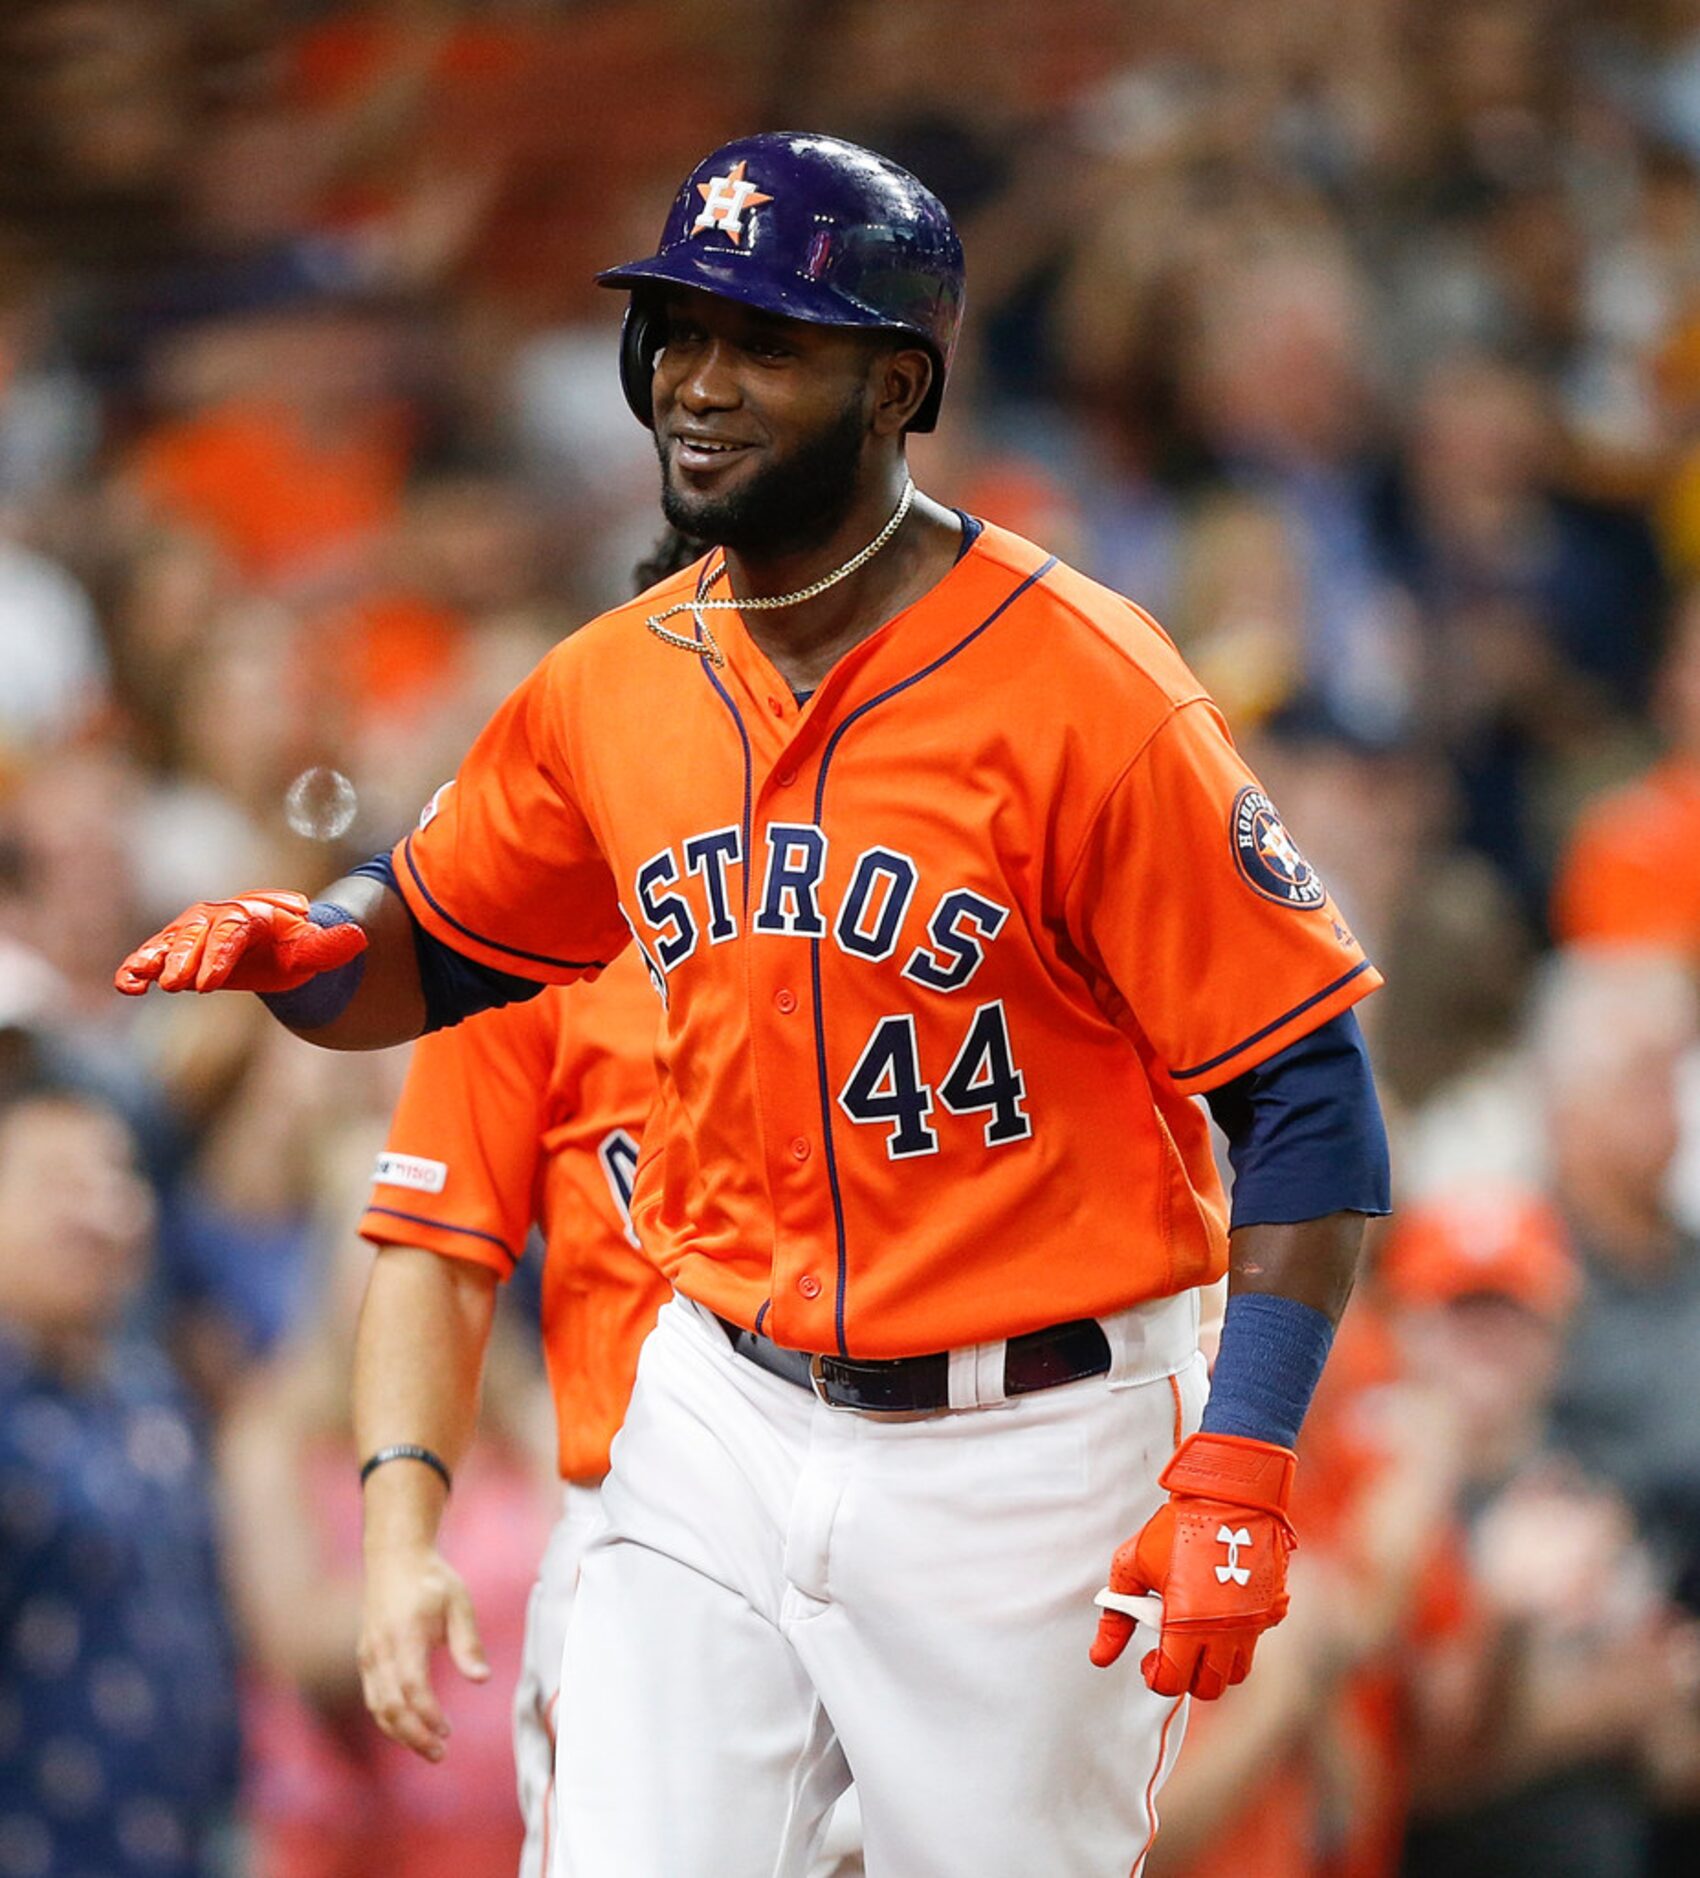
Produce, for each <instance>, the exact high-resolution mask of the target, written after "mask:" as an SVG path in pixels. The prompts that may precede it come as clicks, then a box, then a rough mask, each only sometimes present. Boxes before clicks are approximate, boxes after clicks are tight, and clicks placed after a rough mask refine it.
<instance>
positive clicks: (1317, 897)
mask: <svg viewBox="0 0 1700 1878" xmlns="http://www.w3.org/2000/svg"><path fill="white" fill-rule="evenodd" d="M1233 826H1234V856H1235V858H1236V859H1237V860H1238V862H1239V864H1240V872H1241V873H1242V874H1243V875H1244V876H1245V879H1246V883H1247V885H1248V886H1250V887H1251V888H1252V889H1253V890H1254V891H1255V892H1257V893H1260V894H1262V895H1263V897H1264V898H1265V899H1266V900H1275V901H1278V902H1279V903H1280V904H1281V905H1282V906H1296V907H1311V906H1321V904H1322V902H1323V901H1324V900H1325V899H1326V898H1327V897H1328V896H1327V892H1326V890H1325V889H1324V887H1323V885H1322V882H1321V880H1320V879H1318V877H1317V872H1316V869H1315V868H1314V867H1312V866H1311V864H1310V862H1309V861H1307V860H1306V859H1305V857H1304V856H1303V855H1302V854H1300V852H1299V850H1298V845H1297V844H1296V843H1295V842H1294V840H1293V838H1292V836H1291V835H1289V834H1288V833H1287V827H1286V824H1285V823H1284V822H1283V821H1282V820H1281V817H1280V816H1279V815H1278V814H1277V813H1276V810H1275V804H1274V803H1273V802H1271V801H1270V800H1269V798H1268V797H1267V796H1266V795H1265V794H1264V793H1263V791H1262V790H1261V789H1250V788H1247V789H1242V790H1241V791H1240V792H1239V794H1238V795H1237V796H1235V798H1234V817H1233Z"/></svg>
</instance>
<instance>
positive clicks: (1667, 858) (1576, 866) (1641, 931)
mask: <svg viewBox="0 0 1700 1878" xmlns="http://www.w3.org/2000/svg"><path fill="white" fill-rule="evenodd" d="M1697 815H1700V763H1695V762H1692V761H1690V760H1688V759H1686V758H1683V757H1671V758H1670V759H1669V760H1668V761H1666V762H1664V763H1661V764H1659V765H1658V766H1657V767H1656V768H1654V769H1652V770H1650V771H1649V772H1648V773H1647V774H1646V775H1645V776H1643V777H1642V778H1641V779H1640V780H1639V781H1638V782H1633V783H1631V784H1629V785H1628V787H1627V788H1623V789H1616V790H1613V791H1612V792H1611V793H1610V794H1609V795H1606V796H1602V797H1601V798H1600V800H1599V801H1597V802H1595V803H1592V804H1591V805H1590V806H1589V807H1588V809H1587V810H1586V811H1584V813H1583V815H1582V819H1581V820H1580V822H1578V824H1577V827H1576V832H1575V834H1574V835H1573V836H1572V838H1571V842H1570V847H1569V850H1568V852H1567V853H1566V855H1565V857H1564V863H1563V865H1562V867H1561V868H1560V870H1559V879H1558V887H1557V890H1556V892H1555V893H1554V895H1553V930H1554V932H1555V933H1556V935H1557V936H1558V937H1559V938H1560V939H1562V940H1564V941H1565V942H1566V943H1568V944H1572V945H1574V944H1585V943H1588V942H1590V941H1596V942H1608V943H1618V944H1629V945H1658V946H1671V947H1673V948H1675V949H1677V950H1680V951H1682V952H1684V953H1687V954H1689V955H1690V956H1691V957H1694V958H1697V959H1700V858H1697V857H1696V855H1695V852H1694V842H1693V838H1692V830H1693V827H1694V820H1695V817H1696V816H1697Z"/></svg>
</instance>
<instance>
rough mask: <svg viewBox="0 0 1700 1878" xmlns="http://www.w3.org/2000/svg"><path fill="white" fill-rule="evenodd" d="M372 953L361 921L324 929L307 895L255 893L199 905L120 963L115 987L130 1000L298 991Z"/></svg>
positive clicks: (177, 918) (197, 903) (257, 891)
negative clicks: (150, 995)
mask: <svg viewBox="0 0 1700 1878" xmlns="http://www.w3.org/2000/svg"><path fill="white" fill-rule="evenodd" d="M365 949H366V934H365V931H364V929H363V928H362V927H361V926H360V925H359V924H358V922H357V921H355V920H352V919H349V920H344V921H343V922H342V923H341V924H340V925H336V926H321V925H319V924H318V922H317V921H316V920H314V919H312V918H310V917H309V909H308V900H307V896H306V895H305V894H302V893H272V892H266V891H260V890H256V891H255V892H253V893H245V894H242V895H241V896H240V897H238V898H237V899H234V900H200V901H197V902H196V904H195V905H194V906H192V907H190V908H188V909H187V911H185V912H182V913H179V914H178V915H177V917H176V918H175V919H174V920H173V921H172V922H171V924H170V925H169V926H165V927H162V928H161V929H160V930H159V931H158V932H156V933H155V934H154V936H153V937H152V938H151V939H149V940H147V941H146V942H145V944H142V945H139V946H137V948H136V949H135V951H134V952H132V953H131V954H130V956H129V957H128V958H127V959H126V960H125V961H124V963H123V964H122V965H120V966H119V968H118V972H117V975H116V977H115V978H114V980H113V983H114V984H115V985H116V986H117V988H118V989H119V990H120V991H122V992H123V993H124V994H125V995H126V996H127V997H132V998H134V997H140V996H141V994H142V993H143V992H144V991H146V990H147V988H148V986H149V985H152V984H157V985H158V986H159V988H160V990H161V991H259V992H269V993H276V992H283V991H295V990H298V989H299V988H300V987H301V986H302V985H304V984H306V982H307V981H308V979H310V978H316V977H317V976H318V974H319V973H320V972H325V971H331V970H333V969H334V968H335V967H336V966H338V965H346V964H347V963H348V961H349V960H350V959H352V958H354V957H355V956H356V954H358V953H360V952H363V951H364V950H365Z"/></svg>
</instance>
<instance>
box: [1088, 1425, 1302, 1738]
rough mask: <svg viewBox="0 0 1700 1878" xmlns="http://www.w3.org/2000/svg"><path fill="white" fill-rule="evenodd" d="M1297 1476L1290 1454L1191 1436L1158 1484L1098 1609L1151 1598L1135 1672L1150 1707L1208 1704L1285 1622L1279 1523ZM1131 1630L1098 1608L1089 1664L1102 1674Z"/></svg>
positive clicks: (1264, 1444) (1286, 1548)
mask: <svg viewBox="0 0 1700 1878" xmlns="http://www.w3.org/2000/svg"><path fill="white" fill-rule="evenodd" d="M1296 1465H1297V1463H1296V1461H1295V1458H1294V1455H1293V1451H1292V1449H1291V1448H1278V1447H1276V1446H1275V1445H1274V1444H1273V1443H1272V1442H1268V1441H1251V1440H1248V1439H1246V1438H1245V1437H1244V1436H1242V1435H1202V1434H1201V1435H1193V1436H1192V1437H1191V1438H1190V1439H1188V1440H1186V1441H1183V1442H1182V1443H1181V1445H1180V1447H1179V1448H1178V1449H1176V1451H1175V1456H1174V1459H1173V1460H1171V1461H1170V1462H1169V1464H1168V1466H1167V1467H1165V1468H1164V1469H1163V1471H1162V1473H1161V1474H1160V1475H1159V1476H1158V1485H1159V1486H1163V1487H1167V1488H1168V1490H1169V1499H1168V1504H1167V1505H1165V1506H1160V1507H1158V1509H1157V1511H1156V1512H1155V1513H1153V1514H1152V1515H1151V1517H1150V1518H1149V1519H1148V1520H1147V1521H1146V1522H1145V1524H1144V1526H1143V1527H1142V1528H1141V1529H1140V1531H1139V1533H1138V1535H1137V1536H1136V1537H1135V1538H1132V1539H1130V1540H1129V1541H1128V1542H1127V1544H1126V1545H1124V1546H1122V1547H1120V1548H1119V1549H1118V1551H1117V1553H1116V1556H1115V1558H1114V1559H1113V1560H1112V1561H1111V1564H1110V1583H1109V1589H1108V1591H1107V1592H1105V1593H1103V1594H1101V1595H1100V1602H1105V1601H1107V1600H1120V1599H1133V1598H1138V1597H1140V1596H1142V1595H1145V1594H1148V1593H1152V1592H1155V1593H1156V1594H1157V1596H1159V1597H1160V1598H1161V1599H1162V1601H1163V1605H1162V1631H1161V1635H1160V1637H1159V1640H1158V1645H1157V1648H1156V1649H1155V1650H1151V1651H1149V1652H1147V1654H1146V1657H1145V1660H1144V1662H1143V1663H1142V1664H1141V1665H1140V1667H1141V1669H1142V1670H1143V1671H1144V1674H1145V1680H1146V1681H1147V1682H1148V1683H1149V1684H1150V1685H1151V1687H1152V1688H1153V1689H1154V1690H1156V1692H1157V1694H1158V1695H1189V1694H1190V1695H1196V1696H1199V1697H1200V1698H1202V1699H1203V1700H1204V1701H1206V1702H1210V1701H1214V1700H1215V1698H1216V1697H1217V1696H1219V1695H1220V1694H1221V1693H1222V1691H1223V1690H1224V1689H1226V1688H1228V1687H1230V1686H1231V1685H1232V1684H1234V1683H1236V1682H1244V1681H1245V1679H1246V1672H1247V1671H1248V1670H1249V1669H1250V1668H1251V1653H1252V1651H1253V1650H1254V1649H1256V1647H1257V1639H1258V1637H1259V1636H1260V1635H1261V1634H1262V1633H1263V1632H1264V1631H1265V1630H1267V1629H1269V1627H1270V1626H1271V1625H1272V1624H1278V1623H1280V1621H1281V1619H1282V1618H1283V1617H1285V1616H1286V1614H1287V1590H1286V1585H1287V1554H1288V1553H1289V1552H1291V1551H1292V1549H1293V1547H1294V1546H1295V1545H1296V1544H1297V1543H1298V1542H1297V1540H1296V1539H1295V1538H1294V1537H1293V1529H1292V1527H1291V1525H1290V1524H1289V1523H1288V1520H1287V1500H1288V1496H1289V1495H1290V1494H1291V1492H1292V1486H1293V1469H1294V1467H1295V1466H1296ZM1133 1627H1134V1619H1133V1617H1132V1616H1131V1615H1129V1614H1128V1613H1127V1612H1125V1611H1123V1610H1121V1609H1118V1608H1116V1606H1115V1604H1114V1603H1113V1602H1111V1603H1109V1604H1108V1608H1106V1609H1105V1610H1104V1611H1103V1613H1102V1615H1101V1616H1100V1617H1099V1619H1098V1634H1097V1636H1096V1637H1095V1638H1094V1639H1093V1642H1092V1660H1093V1662H1094V1663H1096V1664H1097V1665H1098V1667H1099V1668H1100V1669H1107V1668H1108V1667H1109V1666H1110V1664H1111V1663H1113V1662H1114V1661H1115V1660H1116V1658H1117V1657H1118V1656H1120V1655H1121V1653H1122V1651H1123V1650H1124V1649H1126V1648H1127V1641H1128V1638H1129V1637H1131V1636H1132V1635H1133Z"/></svg>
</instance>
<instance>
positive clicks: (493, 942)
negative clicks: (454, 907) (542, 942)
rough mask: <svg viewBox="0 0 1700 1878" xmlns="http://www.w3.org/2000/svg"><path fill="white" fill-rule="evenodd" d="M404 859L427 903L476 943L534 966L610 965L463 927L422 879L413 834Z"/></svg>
mask: <svg viewBox="0 0 1700 1878" xmlns="http://www.w3.org/2000/svg"><path fill="white" fill-rule="evenodd" d="M401 852H402V856H403V858H404V859H405V860H406V862H407V871H408V872H409V873H410V874H411V875H412V876H413V884H414V886H416V887H417V888H418V889H419V892H420V895H421V897H422V898H423V899H424V901H425V904H426V905H427V906H428V907H429V908H430V909H431V911H432V912H433V913H435V914H436V916H437V917H438V919H440V920H442V921H443V922H444V924H445V925H449V926H452V927H453V928H454V929H455V931H456V932H458V933H464V934H465V935H466V937H467V938H468V939H470V940H472V941H473V942H474V943H475V944H477V945H481V946H488V947H489V948H490V950H491V951H492V952H505V953H507V955H508V957H509V958H511V959H529V960H530V961H531V963H532V964H533V965H557V966H559V967H561V969H562V970H564V971H569V972H600V971H603V970H605V969H606V968H607V964H608V961H607V960H606V959H557V958H552V957H551V956H550V955H549V954H548V953H547V952H522V951H521V950H520V948H519V947H518V946H510V945H503V943H502V942H501V940H500V939H486V938H485V937H484V935H483V933H481V932H474V931H473V929H472V928H471V927H470V926H463V925H462V924H461V923H460V921H459V920H458V919H456V918H455V916H454V915H453V914H452V913H451V912H449V910H448V909H447V908H446V907H445V906H443V905H442V904H441V903H440V902H439V901H438V899H437V897H436V895H435V894H433V893H432V891H431V889H430V888H429V887H427V886H426V885H425V882H424V881H423V880H422V879H421V878H420V874H419V868H418V864H417V863H416V862H415V861H414V858H413V836H412V835H409V836H408V837H407V839H406V840H405V841H404V842H403V843H402V845H401Z"/></svg>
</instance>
